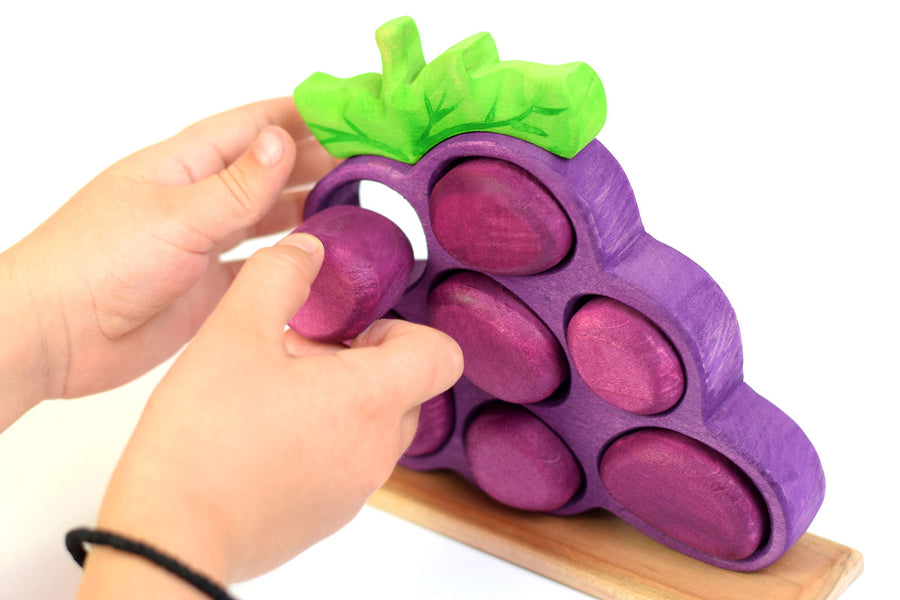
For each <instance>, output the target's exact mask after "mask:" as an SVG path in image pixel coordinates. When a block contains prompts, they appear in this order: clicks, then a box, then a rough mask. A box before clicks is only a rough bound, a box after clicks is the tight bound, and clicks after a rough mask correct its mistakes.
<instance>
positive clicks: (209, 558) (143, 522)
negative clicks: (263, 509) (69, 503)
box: [78, 449, 230, 600]
mask: <svg viewBox="0 0 900 600" xmlns="http://www.w3.org/2000/svg"><path fill="white" fill-rule="evenodd" d="M163 462H165V461H163ZM170 467H171V466H170ZM97 528H98V529H101V530H105V531H109V532H112V533H115V534H117V535H120V536H123V537H125V538H127V539H129V540H134V541H137V542H141V543H143V544H146V545H147V546H150V547H151V548H153V549H154V550H157V551H159V552H160V553H162V554H163V555H165V556H168V557H171V558H173V559H175V560H177V561H179V562H181V563H182V564H184V565H185V566H187V567H188V568H190V569H191V570H193V571H196V572H198V573H200V574H202V575H203V576H205V577H206V578H208V579H209V580H211V581H213V582H216V583H218V584H220V585H223V586H224V585H225V584H226V583H227V582H228V581H230V578H229V577H228V555H227V552H226V550H227V539H226V536H225V528H224V527H223V526H222V525H221V521H220V520H219V519H218V518H217V512H216V509H215V507H210V506H207V505H205V504H204V500H203V499H202V498H200V497H199V496H198V495H197V494H194V493H192V492H191V490H190V486H176V485H174V484H173V482H172V478H171V468H168V469H167V468H166V467H165V466H160V465H159V463H157V462H156V461H147V460H141V461H137V462H135V461H134V460H133V456H130V455H129V451H128V449H126V452H125V454H124V455H123V459H122V461H121V462H120V463H119V466H118V467H117V468H116V471H115V473H114V474H113V477H112V479H111V481H110V484H109V487H108V488H107V492H106V496H105V497H104V500H103V504H102V506H101V509H100V515H99V517H98V521H97ZM96 550H100V552H99V553H96V554H95V551H96ZM92 557H93V558H92ZM109 581H116V582H119V583H121V586H118V585H117V586H113V587H112V588H110V592H115V593H111V594H110V597H111V598H112V597H121V596H122V595H123V594H124V595H127V596H128V597H129V598H135V599H139V598H144V597H146V598H160V597H164V598H173V599H175V598H178V599H181V598H185V599H189V598H195V597H196V598H204V597H205V596H204V595H203V594H202V593H199V592H198V590H197V589H196V588H193V587H192V586H191V585H190V584H187V583H186V582H185V581H182V580H180V579H179V578H178V577H176V576H174V575H172V574H171V573H169V572H168V571H166V570H165V569H163V568H161V567H159V566H157V565H155V564H153V563H152V562H151V561H148V560H146V559H145V558H143V557H140V556H135V555H130V554H127V553H125V552H122V551H119V550H115V549H112V548H101V547H98V546H94V547H92V550H91V552H90V553H89V554H88V560H87V563H86V565H85V572H84V578H83V580H82V586H81V587H82V590H83V591H81V590H80V593H79V596H78V597H79V599H82V598H83V599H88V598H90V599H91V600H94V599H97V600H100V599H102V598H105V597H106V596H105V595H102V594H99V595H98V593H99V591H102V590H105V589H106V588H107V587H109V584H108V582H109ZM136 582H141V583H140V584H136Z"/></svg>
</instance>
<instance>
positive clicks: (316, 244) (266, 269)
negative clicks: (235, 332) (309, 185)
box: [210, 233, 325, 341]
mask: <svg viewBox="0 0 900 600" xmlns="http://www.w3.org/2000/svg"><path fill="white" fill-rule="evenodd" d="M324 257H325V252H324V250H323V248H322V242H320V241H319V240H318V239H317V238H315V237H313V236H312V235H310V234H308V233H297V234H291V235H289V236H287V237H286V238H284V239H283V240H281V241H280V242H278V243H277V244H275V245H274V246H271V247H269V248H262V249H261V250H257V251H256V252H254V253H253V255H252V256H250V258H248V259H247V261H246V262H245V263H244V266H243V267H241V270H240V271H239V272H238V275H237V277H236V278H235V280H234V282H233V283H232V284H231V287H230V288H228V291H227V292H226V293H225V295H224V296H223V297H222V300H221V302H219V305H218V307H217V308H216V310H215V312H214V313H213V315H212V316H211V317H210V320H214V319H220V318H221V319H224V320H226V321H227V322H229V323H231V324H235V323H239V324H240V325H241V326H242V327H244V328H246V329H250V330H252V331H253V332H254V333H256V334H262V335H264V336H265V337H271V338H272V339H277V340H279V341H280V340H281V339H282V337H283V336H284V327H285V324H287V322H288V321H289V320H290V318H291V317H293V316H294V313H296V312H297V311H298V310H299V309H300V307H301V306H303V303H304V302H306V299H307V298H308V297H309V289H310V287H311V286H312V282H313V280H314V279H315V278H316V275H317V274H318V273H319V269H320V268H321V266H322V260H323V258H324Z"/></svg>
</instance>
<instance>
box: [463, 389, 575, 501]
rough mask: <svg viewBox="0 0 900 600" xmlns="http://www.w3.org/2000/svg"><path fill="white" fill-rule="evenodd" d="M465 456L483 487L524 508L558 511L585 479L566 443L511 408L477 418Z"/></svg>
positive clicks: (503, 406)
mask: <svg viewBox="0 0 900 600" xmlns="http://www.w3.org/2000/svg"><path fill="white" fill-rule="evenodd" d="M466 456H467V458H468V461H469V465H470V466H471V468H472V474H473V475H474V477H475V481H476V482H477V483H478V485H479V486H481V489H483V490H484V491H485V492H487V493H488V494H489V495H490V496H491V497H492V498H494V499H495V500H499V501H500V502H503V503H504V504H508V505H509V506H512V507H515V508H521V509H523V510H543V511H547V510H555V509H557V508H559V507H561V506H562V505H564V504H565V503H566V502H568V501H569V500H570V499H571V498H572V496H574V495H575V492H577V491H578V488H579V487H581V483H582V481H583V480H584V477H583V476H582V474H581V468H580V467H579V465H578V462H577V461H576V460H575V457H574V456H573V455H572V452H571V451H570V450H569V449H568V448H567V447H566V444H565V442H563V441H562V440H561V439H560V438H559V436H558V435H556V434H555V433H553V430H552V429H550V428H549V427H548V426H547V425H546V424H544V423H543V422H542V421H541V420H540V419H538V418H537V417H535V416H534V415H533V414H531V413H530V412H528V411H527V410H525V409H524V408H521V407H518V406H513V405H510V404H499V403H498V404H493V405H491V406H490V407H488V408H486V409H485V410H483V411H482V412H481V413H479V414H478V416H476V417H475V419H474V420H473V421H472V423H471V425H469V428H468V430H467V431H466Z"/></svg>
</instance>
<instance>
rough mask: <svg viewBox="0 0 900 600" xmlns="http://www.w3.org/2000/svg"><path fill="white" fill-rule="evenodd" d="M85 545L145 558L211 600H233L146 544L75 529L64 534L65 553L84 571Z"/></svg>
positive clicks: (107, 534) (219, 587)
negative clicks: (113, 549) (98, 546)
mask: <svg viewBox="0 0 900 600" xmlns="http://www.w3.org/2000/svg"><path fill="white" fill-rule="evenodd" d="M85 542H87V543H88V544H97V545H100V546H109V547H111V548H115V549H116V550H121V551H123V552H129V553H131V554H136V555H138V556H141V557H143V558H146V559H147V560H149V561H150V562H152V563H154V564H156V565H158V566H160V567H162V568H163V569H165V570H166V571H168V572H169V573H171V574H172V575H175V576H176V577H179V578H180V579H183V580H184V581H186V582H188V583H189V584H191V585H192V586H194V587H195V588H197V589H198V590H200V591H201V592H203V593H204V594H206V595H207V596H209V597H210V598H213V599H214V600H235V598H234V597H233V596H231V595H230V594H229V593H228V592H226V591H225V590H224V589H223V588H222V587H221V586H219V585H217V584H215V583H213V582H212V581H210V580H209V578H207V577H206V576H204V575H202V574H200V573H198V572H196V571H194V570H192V569H191V568H190V567H188V566H187V565H185V564H183V563H181V562H179V561H177V560H175V559H174V558H171V557H169V556H166V555H165V554H162V553H161V552H160V551H158V550H155V549H154V548H151V547H150V546H148V545H147V544H143V543H141V542H138V541H135V540H129V539H128V538H124V537H122V536H121V535H117V534H115V533H112V532H110V531H103V530H99V529H85V528H79V529H73V530H72V531H70V532H69V533H67V534H66V549H67V550H68V551H69V554H71V555H72V558H74V559H75V562H77V563H78V566H80V567H84V561H85V559H86V558H87V551H86V550H85V549H84V544H85Z"/></svg>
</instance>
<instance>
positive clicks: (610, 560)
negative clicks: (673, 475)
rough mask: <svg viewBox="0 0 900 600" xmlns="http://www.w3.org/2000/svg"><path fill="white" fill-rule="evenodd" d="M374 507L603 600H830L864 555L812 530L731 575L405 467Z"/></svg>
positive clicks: (600, 527) (618, 523) (617, 531)
mask: <svg viewBox="0 0 900 600" xmlns="http://www.w3.org/2000/svg"><path fill="white" fill-rule="evenodd" d="M369 504H371V505H373V506H375V507H377V508H380V509H382V510H386V511H388V512H391V513H394V514H396V515H398V516H400V517H403V518H405V519H407V520H409V521H412V522H413V523H417V524H419V525H422V526H424V527H427V528H429V529H433V530H435V531H437V532H439V533H442V534H444V535H446V536H448V537H451V538H453V539H456V540H459V541H460V542H463V543H465V544H468V545H470V546H473V547H475V548H478V549H480V550H483V551H485V552H488V553H490V554H493V555H495V556H498V557H500V558H502V559H505V560H508V561H510V562H512V563H515V564H517V565H519V566H522V567H524V568H526V569H529V570H531V571H534V572H536V573H539V574H541V575H544V576H546V577H549V578H551V579H554V580H556V581H559V582H560V583H563V584H565V585H568V586H570V587H573V588H575V589H577V590H580V591H582V592H585V593H587V594H590V595H592V596H594V597H596V598H601V599H604V600H645V599H646V600H663V599H665V600H673V599H677V600H688V599H691V600H750V599H753V600H763V599H764V600H831V599H833V598H837V597H838V596H840V594H841V593H842V592H843V591H844V590H845V589H847V587H848V586H849V585H850V583H852V582H853V580H855V579H856V578H857V577H858V576H859V575H860V574H861V573H862V570H863V558H862V554H860V553H859V552H857V551H856V550H853V549H852V548H848V547H847V546H843V545H841V544H837V543H835V542H832V541H830V540H827V539H825V538H822V537H819V536H816V535H813V534H810V533H807V534H805V535H804V536H803V537H802V538H800V541H798V542H797V543H796V544H795V545H794V546H793V547H792V548H791V549H790V550H788V552H787V553H786V554H785V555H784V556H782V557H781V558H780V559H779V560H778V561H776V562H775V563H774V564H772V565H770V566H768V567H766V568H764V569H762V570H760V571H756V572H753V573H739V572H735V571H728V570H725V569H721V568H718V567H713V566H710V565H707V564H705V563H702V562H700V561H697V560H695V559H693V558H689V557H687V556H684V555H681V554H679V553H677V552H675V551H674V550H671V549H669V548H666V547H665V546H663V545H661V544H659V543H657V542H655V541H653V540H651V539H650V538H648V537H646V536H645V535H643V534H642V533H640V532H639V531H637V530H636V529H634V528H633V527H631V526H630V525H628V524H627V523H625V522H624V521H622V520H621V519H619V518H617V517H615V516H614V515H612V514H611V513H608V512H605V511H602V510H595V511H591V512H589V513H585V514H583V515H577V516H571V517H559V516H553V515H545V514H541V513H530V512H525V511H520V510H516V509H511V508H508V507H506V506H503V505H501V504H499V503H497V502H494V501H493V500H491V499H490V498H489V497H488V496H486V495H485V494H484V493H483V492H481V491H480V490H478V489H477V488H475V487H474V486H472V485H471V484H469V483H468V482H466V481H465V480H464V479H463V478H462V477H460V476H459V475H456V474H455V473H451V472H419V471H412V470H410V469H405V468H403V467H397V469H396V470H395V471H394V474H393V475H392V476H391V478H390V479H389V480H388V482H387V483H386V484H385V485H384V487H382V488H381V489H380V490H379V491H378V492H376V493H375V495H374V496H372V498H371V499H370V500H369Z"/></svg>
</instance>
